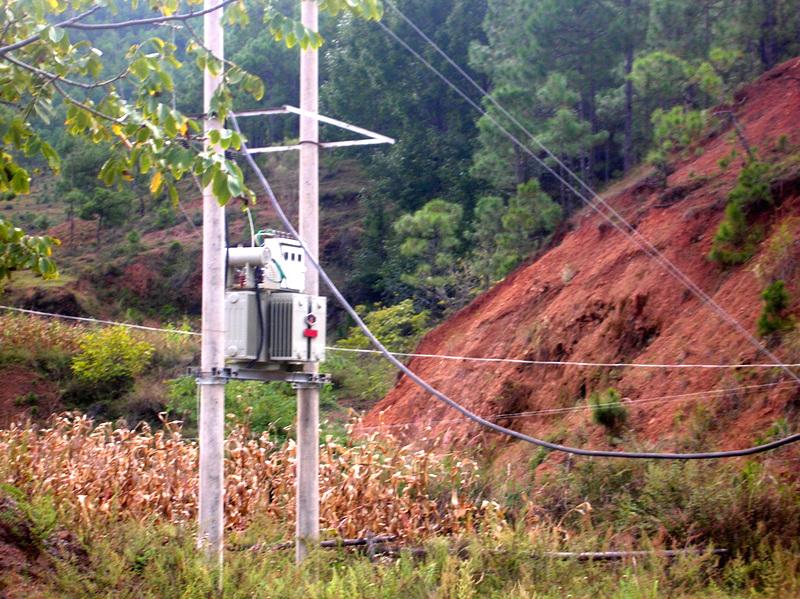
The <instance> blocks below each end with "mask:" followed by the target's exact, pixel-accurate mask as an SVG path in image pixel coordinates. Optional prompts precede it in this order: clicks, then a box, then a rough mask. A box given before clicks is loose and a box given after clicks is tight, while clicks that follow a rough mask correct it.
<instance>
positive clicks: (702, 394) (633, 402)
mask: <svg viewBox="0 0 800 599" xmlns="http://www.w3.org/2000/svg"><path fill="white" fill-rule="evenodd" d="M788 385H794V383H793V382H792V381H782V382H775V383H764V384H761V385H746V386H743V387H729V388H727V389H711V390H708V391H695V392H693V393H679V394H675V395H660V396H657V397H642V398H640V399H630V398H626V397H624V398H622V400H621V402H620V403H619V404H617V403H599V404H593V405H589V404H582V405H577V406H569V407H564V408H545V409H542V410H531V411H528V412H510V413H507V414H495V415H493V416H490V418H492V419H494V420H501V419H502V420H514V419H518V418H531V417H533V416H553V415H559V414H570V413H575V412H585V411H587V410H593V409H595V408H604V407H612V406H617V405H622V406H623V407H625V408H628V407H636V406H638V405H641V404H649V403H669V402H673V401H680V400H682V399H692V398H695V399H705V398H706V396H719V395H725V394H727V393H738V392H743V393H749V392H754V391H763V390H764V389H767V388H775V387H785V386H788ZM457 422H464V420H463V419H461V418H447V419H443V420H428V421H424V422H419V421H409V422H395V423H392V424H379V425H375V426H359V427H358V429H359V430H381V429H383V428H400V427H410V426H413V425H418V426H419V425H424V426H431V425H434V424H437V425H439V424H452V423H457Z"/></svg>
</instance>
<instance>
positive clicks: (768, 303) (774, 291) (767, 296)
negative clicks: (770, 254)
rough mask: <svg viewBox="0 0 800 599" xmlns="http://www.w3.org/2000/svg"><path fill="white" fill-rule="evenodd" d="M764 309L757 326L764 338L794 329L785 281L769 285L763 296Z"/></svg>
mask: <svg viewBox="0 0 800 599" xmlns="http://www.w3.org/2000/svg"><path fill="white" fill-rule="evenodd" d="M761 299H763V300H764V308H763V309H762V311H761V315H760V316H759V317H758V321H757V323H756V326H757V327H758V334H759V335H761V336H762V337H764V336H766V335H771V334H772V333H785V332H787V331H790V330H792V329H793V328H794V319H793V318H791V317H790V316H789V315H788V314H787V313H786V311H787V309H788V308H789V292H788V291H787V290H786V284H785V283H784V282H783V281H780V280H779V281H774V282H773V283H770V284H769V285H767V287H766V289H764V292H763V293H762V294H761Z"/></svg>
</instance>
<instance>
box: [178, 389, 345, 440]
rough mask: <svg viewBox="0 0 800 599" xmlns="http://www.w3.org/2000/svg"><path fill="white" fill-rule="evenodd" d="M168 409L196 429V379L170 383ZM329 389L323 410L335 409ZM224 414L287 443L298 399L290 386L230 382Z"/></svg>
mask: <svg viewBox="0 0 800 599" xmlns="http://www.w3.org/2000/svg"><path fill="white" fill-rule="evenodd" d="M167 386H168V389H169V390H168V391H167V398H168V399H167V410H168V411H169V413H170V418H177V419H179V420H181V421H182V422H183V428H184V431H186V432H187V433H188V434H193V433H194V432H195V431H196V430H197V417H198V414H197V409H198V397H197V384H196V383H195V380H194V378H193V377H190V376H182V377H179V378H176V379H172V380H171V381H167ZM335 405H336V404H335V402H334V401H333V399H332V398H331V391H330V389H329V388H328V387H325V388H323V391H322V394H321V396H320V407H321V408H322V409H325V408H330V407H334V406H335ZM225 413H226V414H228V415H229V417H232V418H233V421H234V422H239V423H244V424H246V425H247V427H248V428H249V430H250V431H252V432H253V433H255V434H257V435H260V434H261V433H263V432H269V433H270V434H271V437H273V438H274V439H278V440H281V441H282V440H284V439H287V438H288V437H290V436H292V435H291V434H290V429H291V427H292V426H293V425H294V421H295V418H296V416H297V397H296V393H295V391H294V389H292V387H291V386H290V385H289V384H288V383H281V382H271V383H260V382H258V381H229V382H228V384H227V385H226V386H225Z"/></svg>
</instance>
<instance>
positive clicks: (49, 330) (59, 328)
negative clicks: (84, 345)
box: [0, 314, 85, 353]
mask: <svg viewBox="0 0 800 599" xmlns="http://www.w3.org/2000/svg"><path fill="white" fill-rule="evenodd" d="M84 332H85V329H84V327H82V326H79V325H73V324H65V323H64V322H62V321H58V320H45V319H41V318H31V317H30V316H28V315H23V314H0V347H2V348H12V347H14V348H23V349H31V348H35V349H40V350H41V349H59V350H62V351H65V352H69V353H75V352H77V351H78V341H79V340H80V338H81V336H82V335H83V333H84Z"/></svg>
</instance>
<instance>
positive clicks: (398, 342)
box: [325, 299, 430, 403]
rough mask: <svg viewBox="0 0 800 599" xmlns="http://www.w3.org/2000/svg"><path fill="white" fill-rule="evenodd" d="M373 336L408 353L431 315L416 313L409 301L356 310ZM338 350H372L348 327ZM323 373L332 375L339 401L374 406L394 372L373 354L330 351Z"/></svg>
mask: <svg viewBox="0 0 800 599" xmlns="http://www.w3.org/2000/svg"><path fill="white" fill-rule="evenodd" d="M356 309H357V310H358V311H359V313H360V314H362V315H363V318H364V321H365V323H366V325H367V326H368V327H369V329H370V330H371V331H372V332H373V333H374V334H375V336H376V337H377V338H378V339H379V340H380V341H381V342H382V343H383V344H384V345H385V346H386V347H387V348H388V349H389V350H390V351H395V352H401V353H402V352H410V351H412V350H413V349H414V347H415V346H416V344H417V343H418V342H419V340H420V339H421V338H422V335H424V334H425V332H426V331H427V330H428V325H429V319H430V314H429V313H428V312H427V311H425V310H423V311H417V310H416V309H415V308H414V303H413V302H412V301H411V300H410V299H408V300H403V301H402V302H400V303H398V304H396V305H394V306H387V307H383V306H381V305H377V306H374V307H373V308H372V309H371V310H369V311H367V310H366V307H365V306H358V307H357V308H356ZM336 345H337V346H339V347H345V348H348V349H374V348H373V347H372V345H371V344H370V343H369V341H368V340H367V338H366V336H365V335H364V334H363V333H362V332H361V329H359V328H358V327H355V326H354V327H351V328H350V330H349V331H348V334H347V336H346V337H344V338H342V339H340V340H339V341H338V342H337V344H336ZM325 367H326V369H329V370H330V372H331V374H332V375H333V380H334V385H335V387H336V394H337V395H338V396H339V398H340V399H356V400H359V401H360V402H366V403H370V402H374V401H377V400H378V399H380V398H381V397H383V396H384V395H385V394H386V392H387V391H389V389H391V387H392V385H393V383H394V380H395V377H396V372H397V371H396V370H395V368H394V366H392V365H391V364H389V363H388V362H387V361H386V360H385V359H383V358H382V357H380V356H377V355H374V354H361V353H349V352H336V351H330V352H328V354H327V360H326V361H325Z"/></svg>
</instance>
